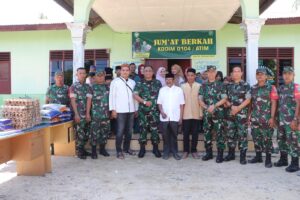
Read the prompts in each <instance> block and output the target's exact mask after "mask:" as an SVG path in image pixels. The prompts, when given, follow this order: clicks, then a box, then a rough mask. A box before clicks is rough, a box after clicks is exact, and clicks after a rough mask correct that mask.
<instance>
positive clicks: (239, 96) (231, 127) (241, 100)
mask: <svg viewBox="0 0 300 200" xmlns="http://www.w3.org/2000/svg"><path fill="white" fill-rule="evenodd" d="M242 76H243V72H242V68H241V67H240V66H235V67H233V69H232V82H231V83H229V84H228V86H227V96H228V99H227V102H226V104H227V105H228V106H229V107H230V108H231V109H230V114H229V116H228V120H227V140H228V148H229V152H228V155H227V156H226V157H225V160H226V161H230V160H234V159H235V148H236V142H237V141H238V143H239V150H240V163H241V164H243V165H244V164H246V163H247V161H246V151H247V149H248V139H247V133H248V104H249V103H250V101H251V94H250V85H249V84H248V83H247V82H245V81H244V80H242Z"/></svg>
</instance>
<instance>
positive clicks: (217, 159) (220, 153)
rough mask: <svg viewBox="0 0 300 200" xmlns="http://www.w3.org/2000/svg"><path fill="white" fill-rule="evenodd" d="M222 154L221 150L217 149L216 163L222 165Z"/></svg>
mask: <svg viewBox="0 0 300 200" xmlns="http://www.w3.org/2000/svg"><path fill="white" fill-rule="evenodd" d="M223 152H224V150H223V149H220V148H218V155H217V158H216V163H222V162H223V160H224V159H223Z"/></svg>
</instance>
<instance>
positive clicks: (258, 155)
mask: <svg viewBox="0 0 300 200" xmlns="http://www.w3.org/2000/svg"><path fill="white" fill-rule="evenodd" d="M262 162H263V160H262V156H261V152H256V155H255V157H254V158H252V159H251V160H248V163H251V164H254V163H262Z"/></svg>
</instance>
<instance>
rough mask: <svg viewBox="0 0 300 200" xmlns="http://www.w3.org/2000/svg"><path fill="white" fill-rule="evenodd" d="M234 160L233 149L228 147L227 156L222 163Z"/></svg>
mask: <svg viewBox="0 0 300 200" xmlns="http://www.w3.org/2000/svg"><path fill="white" fill-rule="evenodd" d="M231 160H235V148H233V147H229V150H228V155H227V156H226V157H225V158H224V161H231Z"/></svg>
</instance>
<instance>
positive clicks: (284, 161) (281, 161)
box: [274, 151, 289, 167]
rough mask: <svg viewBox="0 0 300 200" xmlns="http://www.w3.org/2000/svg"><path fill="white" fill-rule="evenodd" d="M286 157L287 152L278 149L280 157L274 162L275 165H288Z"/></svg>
mask: <svg viewBox="0 0 300 200" xmlns="http://www.w3.org/2000/svg"><path fill="white" fill-rule="evenodd" d="M288 165H289V163H288V157H287V153H286V152H283V151H280V158H279V160H278V161H277V162H275V163H274V166H275V167H283V166H288Z"/></svg>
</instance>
